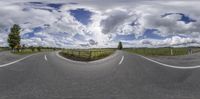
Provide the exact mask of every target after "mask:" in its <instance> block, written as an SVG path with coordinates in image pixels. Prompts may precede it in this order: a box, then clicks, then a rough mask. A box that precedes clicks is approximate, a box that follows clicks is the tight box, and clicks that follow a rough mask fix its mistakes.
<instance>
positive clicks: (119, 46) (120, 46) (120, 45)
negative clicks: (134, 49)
mask: <svg viewBox="0 0 200 99" xmlns="http://www.w3.org/2000/svg"><path fill="white" fill-rule="evenodd" d="M122 48H123V45H122V42H119V44H118V49H119V50H122Z"/></svg>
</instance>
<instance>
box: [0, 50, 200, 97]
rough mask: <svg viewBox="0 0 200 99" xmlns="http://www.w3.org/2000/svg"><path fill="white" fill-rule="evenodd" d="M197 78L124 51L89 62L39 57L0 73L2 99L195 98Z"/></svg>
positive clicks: (198, 89)
mask: <svg viewBox="0 0 200 99" xmlns="http://www.w3.org/2000/svg"><path fill="white" fill-rule="evenodd" d="M199 75H200V69H198V68H196V69H175V68H169V67H165V66H161V65H160V64H157V63H154V62H151V61H148V60H146V59H144V58H142V57H140V56H138V55H134V54H129V53H127V52H123V51H117V52H116V53H114V54H113V55H112V56H110V57H108V58H106V59H103V60H99V61H95V62H89V63H75V62H71V61H70V60H64V59H61V58H60V57H58V56H57V55H56V53H55V52H49V53H40V54H37V55H34V56H31V57H29V58H27V59H25V60H23V61H20V62H17V63H15V64H12V65H9V66H5V67H1V68H0V99H198V98H200V79H199Z"/></svg>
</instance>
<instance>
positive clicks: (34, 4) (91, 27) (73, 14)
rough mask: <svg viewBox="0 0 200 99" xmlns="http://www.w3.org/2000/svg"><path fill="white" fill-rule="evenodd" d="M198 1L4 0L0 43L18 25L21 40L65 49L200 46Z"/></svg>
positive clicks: (0, 16) (199, 7) (2, 44)
mask: <svg viewBox="0 0 200 99" xmlns="http://www.w3.org/2000/svg"><path fill="white" fill-rule="evenodd" d="M199 5H200V1H198V0H177V1H176V0H168V1H166V0H15V1H14V0H1V1H0V6H1V9H0V46H8V44H7V36H8V34H9V33H10V28H11V27H12V26H13V25H14V24H19V25H20V27H21V28H22V29H21V34H20V36H21V44H25V45H26V46H46V47H62V48H102V47H103V48H104V47H117V45H118V42H119V41H121V42H122V43H123V46H124V47H169V46H175V47H185V46H200V28H199V27H200V12H199V9H200V6H199Z"/></svg>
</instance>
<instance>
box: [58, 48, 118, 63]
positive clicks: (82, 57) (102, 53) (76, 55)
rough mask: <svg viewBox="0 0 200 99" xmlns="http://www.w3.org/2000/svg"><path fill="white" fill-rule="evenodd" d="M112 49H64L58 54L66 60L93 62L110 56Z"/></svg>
mask: <svg viewBox="0 0 200 99" xmlns="http://www.w3.org/2000/svg"><path fill="white" fill-rule="evenodd" d="M114 51H115V50H114V49H87V50H86V49H66V50H63V51H62V52H60V54H61V55H62V56H64V57H66V58H69V59H72V60H77V61H93V60H98V59H101V58H104V57H107V56H109V55H111V54H112V53H113V52H114Z"/></svg>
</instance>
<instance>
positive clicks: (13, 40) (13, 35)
mask: <svg viewBox="0 0 200 99" xmlns="http://www.w3.org/2000/svg"><path fill="white" fill-rule="evenodd" d="M20 30H21V28H20V26H19V25H17V24H14V25H13V27H12V28H11V29H10V34H9V35H8V40H7V41H8V44H9V46H10V48H11V49H12V50H14V48H17V47H18V46H20V40H21V38H20ZM17 49H18V48H17Z"/></svg>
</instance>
